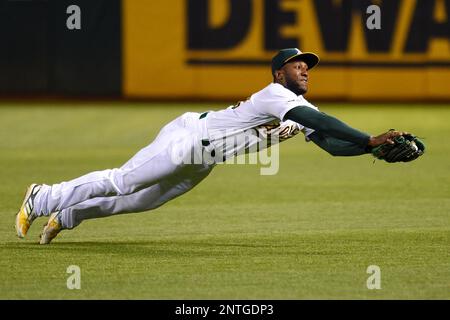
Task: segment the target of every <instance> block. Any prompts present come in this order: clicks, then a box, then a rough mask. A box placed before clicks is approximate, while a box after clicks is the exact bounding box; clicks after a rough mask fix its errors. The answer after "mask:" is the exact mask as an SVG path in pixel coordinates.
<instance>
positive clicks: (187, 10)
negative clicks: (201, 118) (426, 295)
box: [0, 0, 450, 101]
mask: <svg viewBox="0 0 450 320" xmlns="http://www.w3.org/2000/svg"><path fill="white" fill-rule="evenodd" d="M0 3H1V5H0V37H1V40H2V43H3V44H4V45H3V46H2V50H0V68H1V70H2V72H1V73H0V93H3V94H14V93H20V94H30V93H43V94H46V93H47V94H59V95H72V96H73V95H75V96H84V95H113V96H123V97H126V98H144V99H146V98H150V99H211V100H214V99H241V98H243V97H246V96H247V95H248V94H249V93H251V92H253V91H255V90H258V89H260V88H261V87H263V86H265V85H266V84H267V83H268V82H270V81H271V74H270V59H271V57H272V56H273V54H274V53H275V52H276V51H277V49H279V48H283V47H299V48H300V49H301V50H303V51H313V52H316V53H317V54H319V56H320V58H321V62H320V64H319V66H317V67H316V68H315V69H314V70H312V72H311V73H310V79H311V83H310V92H309V94H308V96H309V97H311V98H315V99H341V100H350V101H351V100H409V101H414V100H419V99H420V100H426V101H429V100H447V101H450V43H449V42H450V41H449V39H450V0H388V1H375V0H373V1H371V0H340V1H335V0H171V1H156V0H155V1H149V0H122V1H120V0H72V1H67V0H48V1H43V0H40V1H38V0H36V1H35V0H31V1H19V2H16V1H5V0H2V1H1V2H0ZM373 3H375V4H377V5H378V6H379V8H380V17H381V20H380V26H381V29H372V30H370V29H369V28H368V27H367V20H368V19H371V20H370V21H369V22H372V23H375V24H376V22H377V21H376V20H374V19H376V17H375V16H374V14H376V12H375V11H371V12H369V13H367V8H368V7H369V6H370V5H372V4H373ZM70 5H77V6H78V7H79V8H80V11H81V28H80V29H79V30H68V29H67V27H66V20H68V19H70V16H71V14H70V13H67V12H66V8H67V7H68V6H70Z"/></svg>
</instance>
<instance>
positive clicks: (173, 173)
mask: <svg viewBox="0 0 450 320" xmlns="http://www.w3.org/2000/svg"><path fill="white" fill-rule="evenodd" d="M318 62H319V57H318V56H317V55H316V54H314V53H307V52H305V53H302V52H301V51H300V50H299V49H297V48H288V49H283V50H280V51H279V52H278V53H277V54H276V55H275V56H274V57H273V59H272V75H273V82H272V83H270V84H269V85H268V86H266V87H265V88H263V89H262V90H261V91H259V92H256V93H254V94H253V95H252V96H251V97H250V98H249V99H248V100H246V101H242V102H240V103H238V104H237V105H236V106H232V107H229V108H227V109H223V110H219V111H209V112H204V113H201V114H200V113H194V112H187V113H185V114H183V115H181V116H180V117H178V118H176V119H175V120H173V121H171V122H170V123H168V124H167V125H165V126H164V127H163V128H162V129H161V131H160V132H159V134H158V135H157V137H156V138H155V140H154V141H153V142H152V143H151V144H149V145H148V146H146V147H144V148H143V149H141V150H140V151H139V152H138V153H136V154H135V155H134V156H133V157H132V158H131V159H130V160H129V161H128V162H126V163H125V164H124V165H122V166H121V167H120V168H114V169H107V170H103V171H96V172H91V173H88V174H86V175H83V176H81V177H79V178H76V179H73V180H70V181H66V182H61V183H57V184H53V185H46V184H32V185H30V186H29V187H28V189H27V192H26V194H25V198H24V200H23V203H22V206H21V207H20V210H19V212H18V213H17V215H16V222H15V227H16V231H17V235H18V237H20V238H23V237H25V235H26V234H27V231H28V229H29V228H30V226H31V224H32V223H33V221H34V220H35V219H36V218H37V217H39V216H50V218H49V220H48V222H47V224H46V225H45V226H44V229H43V231H42V234H41V239H40V243H41V244H48V243H50V242H51V241H52V239H54V238H55V237H56V236H57V235H58V233H59V232H60V231H61V230H64V229H72V228H75V227H76V226H78V225H79V224H80V223H81V222H82V221H83V220H86V219H93V218H101V217H107V216H111V215H115V214H122V213H132V212H142V211H147V210H152V209H155V208H157V207H159V206H161V205H163V204H164V203H166V202H167V201H169V200H172V199H174V198H176V197H178V196H180V195H182V194H184V193H186V192H187V191H189V190H191V189H192V188H193V187H195V186H196V185H197V184H198V183H200V182H201V181H202V180H203V179H205V178H206V177H207V176H208V174H209V173H210V172H211V170H212V169H213V168H214V167H215V165H216V164H217V163H220V162H221V161H226V160H227V159H229V158H231V157H233V156H235V155H236V154H239V153H240V152H242V150H249V149H251V147H252V146H254V145H255V144H257V143H260V142H261V140H267V139H269V137H270V139H272V137H273V136H275V135H278V136H279V139H278V141H279V142H281V141H284V140H286V139H289V138H291V137H293V136H295V135H296V134H298V133H299V132H300V131H301V132H303V134H304V135H305V138H306V141H313V142H314V143H315V144H317V145H318V146H319V147H320V148H322V149H324V150H325V151H327V152H329V153H330V154H332V155H335V156H356V155H362V154H366V153H369V152H371V148H373V147H376V146H379V145H381V144H384V143H393V139H394V138H395V137H397V136H401V135H403V134H404V133H403V132H399V131H392V130H391V131H389V132H386V133H383V134H381V135H378V136H371V135H369V134H367V133H364V132H361V131H359V130H357V129H354V128H352V127H350V126H348V125H347V124H345V123H343V122H342V121H340V120H338V119H336V118H335V117H332V116H330V115H327V114H325V113H322V112H320V111H318V108H317V107H315V106H313V105H312V104H311V103H309V102H308V101H307V100H306V99H305V98H304V97H303V95H304V94H305V93H306V92H307V90H308V72H309V70H311V69H312V68H313V67H314V66H316V65H317V63H318ZM249 132H250V134H248V133H249ZM240 137H245V138H244V139H241V138H240ZM230 138H232V139H233V143H228V142H229V141H230ZM272 143H273V142H272ZM269 145H270V144H269ZM199 151H200V152H199ZM193 155H200V156H199V157H195V156H193ZM193 158H195V159H193Z"/></svg>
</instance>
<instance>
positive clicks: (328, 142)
mask: <svg viewBox="0 0 450 320" xmlns="http://www.w3.org/2000/svg"><path fill="white" fill-rule="evenodd" d="M308 138H309V139H310V140H311V141H312V142H314V143H315V144H316V145H318V146H319V147H320V148H322V149H323V150H325V151H326V152H328V153H329V154H331V155H333V156H359V155H362V154H366V153H369V152H370V147H365V148H363V147H361V146H360V145H358V144H356V143H353V142H350V141H345V140H341V139H337V138H333V137H330V136H327V135H325V134H322V133H320V132H318V131H314V132H313V133H311V134H310V135H309V136H308Z"/></svg>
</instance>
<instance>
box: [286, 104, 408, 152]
mask: <svg viewBox="0 0 450 320" xmlns="http://www.w3.org/2000/svg"><path fill="white" fill-rule="evenodd" d="M287 119H289V120H292V121H295V122H297V123H300V124H301V125H303V126H305V127H308V128H311V129H314V130H315V131H317V132H319V133H320V134H322V135H326V136H329V137H333V138H336V139H339V140H343V141H347V142H352V143H353V144H356V145H357V146H359V147H360V148H362V149H365V148H366V147H376V146H379V145H380V144H383V143H385V142H388V143H394V141H393V140H392V139H393V138H394V137H397V136H400V135H403V134H405V132H401V131H394V130H391V131H388V132H385V133H383V134H380V135H378V136H376V137H374V136H371V135H369V134H367V133H364V132H361V131H359V130H357V129H354V128H352V127H350V126H349V125H347V124H345V123H344V122H342V121H341V120H339V119H336V118H335V117H332V116H329V115H327V114H325V113H323V112H320V111H317V110H314V109H312V108H309V107H307V106H298V107H295V108H292V109H291V110H289V111H288V112H287V113H286V115H285V116H284V119H283V120H287ZM319 146H320V145H319Z"/></svg>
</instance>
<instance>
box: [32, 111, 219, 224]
mask: <svg viewBox="0 0 450 320" xmlns="http://www.w3.org/2000/svg"><path fill="white" fill-rule="evenodd" d="M199 115H200V114H199V113H194V112H188V113H185V114H183V115H182V116H180V117H178V118H176V119H175V120H173V121H172V122H170V123H168V124H167V125H166V126H164V127H163V128H162V129H161V131H160V132H159V134H158V136H157V137H156V138H155V140H154V141H153V142H152V143H151V144H150V145H148V146H147V147H145V148H143V149H141V150H140V151H139V152H138V153H137V154H135V155H134V156H133V157H132V158H131V159H130V160H129V161H128V162H127V163H125V164H124V165H123V166H122V167H120V168H115V169H108V170H103V171H96V172H91V173H88V174H86V175H84V176H81V177H79V178H76V179H74V180H71V181H67V182H62V183H58V184H54V185H51V186H50V185H43V187H42V188H41V190H40V191H39V192H38V194H37V195H36V198H35V200H34V210H35V212H36V214H37V215H38V216H42V215H50V214H51V213H52V212H56V211H61V223H62V226H63V228H64V229H72V228H74V227H76V226H77V225H79V224H80V223H81V222H82V221H83V220H86V219H93V218H100V217H107V216H111V215H114V214H121V213H131V212H142V211H147V210H151V209H155V208H157V207H159V206H161V205H162V204H164V203H166V202H167V201H169V200H171V199H174V198H175V197H177V196H180V195H182V194H183V193H185V192H187V191H189V190H191V189H192V188H193V187H195V186H196V185H197V184H198V183H199V182H200V181H202V180H203V179H204V178H206V176H208V174H209V173H210V172H211V170H212V169H213V167H214V165H215V164H214V163H212V164H210V163H207V162H206V161H203V160H202V159H201V161H200V163H199V162H198V161H197V162H196V163H194V162H193V161H192V155H193V154H195V153H196V152H198V151H199V150H203V151H204V148H205V147H203V146H202V143H201V140H202V139H205V138H207V130H206V125H205V122H204V120H201V119H199Z"/></svg>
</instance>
